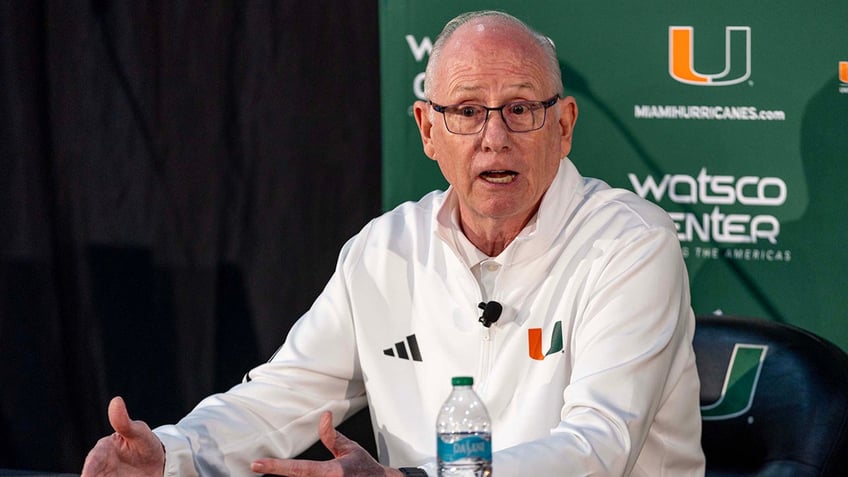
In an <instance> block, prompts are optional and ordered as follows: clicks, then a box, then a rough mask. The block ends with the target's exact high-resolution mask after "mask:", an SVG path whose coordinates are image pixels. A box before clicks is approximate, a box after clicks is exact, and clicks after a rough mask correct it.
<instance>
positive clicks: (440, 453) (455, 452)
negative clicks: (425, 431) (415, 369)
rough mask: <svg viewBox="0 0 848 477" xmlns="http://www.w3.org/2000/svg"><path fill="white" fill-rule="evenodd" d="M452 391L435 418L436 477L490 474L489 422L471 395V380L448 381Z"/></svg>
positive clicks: (465, 378) (482, 407) (474, 394)
mask: <svg viewBox="0 0 848 477" xmlns="http://www.w3.org/2000/svg"><path fill="white" fill-rule="evenodd" d="M451 384H452V385H453V390H452V391H451V393H450V396H448V399H447V400H446V401H445V403H444V404H442V409H441V411H439V417H438V419H436V436H437V437H436V460H437V461H438V465H439V477H489V476H490V475H492V422H491V420H490V419H489V412H488V411H486V406H484V405H483V401H481V400H480V397H479V396H477V393H475V392H474V389H473V388H472V386H473V385H474V378H471V377H467V376H457V377H454V378H453V379H451Z"/></svg>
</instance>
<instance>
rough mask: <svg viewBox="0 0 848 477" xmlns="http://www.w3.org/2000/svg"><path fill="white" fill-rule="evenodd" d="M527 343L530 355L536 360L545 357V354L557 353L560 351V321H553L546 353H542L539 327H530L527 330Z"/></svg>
mask: <svg viewBox="0 0 848 477" xmlns="http://www.w3.org/2000/svg"><path fill="white" fill-rule="evenodd" d="M527 343H528V347H527V349H528V350H529V352H530V357H531V358H533V359H535V360H537V361H542V360H543V359H545V356H548V355H551V354H554V353H559V352H560V351H562V322H561V321H557V322H556V323H554V331H553V333H551V345H550V347H549V348H548V352H547V353H545V354H542V329H541V328H530V329H529V330H527Z"/></svg>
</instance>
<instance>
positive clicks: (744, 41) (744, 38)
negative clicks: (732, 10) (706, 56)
mask: <svg viewBox="0 0 848 477" xmlns="http://www.w3.org/2000/svg"><path fill="white" fill-rule="evenodd" d="M725 37H726V38H725V45H724V49H725V53H724V54H725V66H724V70H723V71H721V72H719V73H713V74H706V73H700V72H698V71H696V70H695V31H694V29H693V28H692V27H691V26H673V27H669V28H668V73H669V74H670V75H671V77H672V78H674V79H675V80H677V81H679V82H681V83H686V84H692V85H697V86H728V85H732V84H738V83H741V82H743V81H745V80H747V79H748V78H749V77H750V76H751V27H747V26H729V27H726V28H725Z"/></svg>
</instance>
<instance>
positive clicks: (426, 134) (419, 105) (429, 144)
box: [412, 101, 436, 160]
mask: <svg viewBox="0 0 848 477" xmlns="http://www.w3.org/2000/svg"><path fill="white" fill-rule="evenodd" d="M412 108H413V109H412V110H413V113H414V115H415V123H416V124H417V125H418V132H419V133H420V134H421V144H422V145H423V146H424V154H426V155H427V157H429V158H430V159H433V160H435V159H436V157H435V149H434V147H433V136H432V135H431V133H432V130H433V123H432V122H431V121H430V105H429V104H427V103H426V102H424V101H416V102H415V104H413V105H412Z"/></svg>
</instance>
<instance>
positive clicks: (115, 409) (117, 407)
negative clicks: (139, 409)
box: [109, 396, 132, 437]
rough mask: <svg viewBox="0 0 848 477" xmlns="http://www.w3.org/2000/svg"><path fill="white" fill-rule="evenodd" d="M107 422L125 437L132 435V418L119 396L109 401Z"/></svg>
mask: <svg viewBox="0 0 848 477" xmlns="http://www.w3.org/2000/svg"><path fill="white" fill-rule="evenodd" d="M109 424H111V425H112V429H115V432H117V433H118V434H121V435H123V436H126V437H129V436H130V435H132V420H131V419H130V414H129V412H127V405H126V403H124V399H123V398H122V397H120V396H116V397H114V398H112V400H111V401H109Z"/></svg>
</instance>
